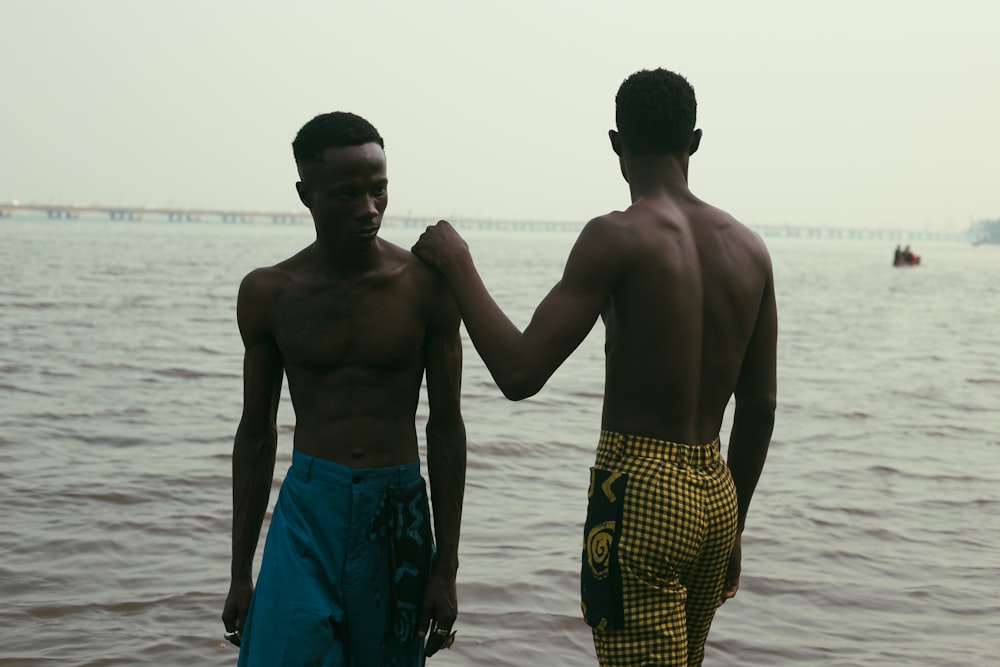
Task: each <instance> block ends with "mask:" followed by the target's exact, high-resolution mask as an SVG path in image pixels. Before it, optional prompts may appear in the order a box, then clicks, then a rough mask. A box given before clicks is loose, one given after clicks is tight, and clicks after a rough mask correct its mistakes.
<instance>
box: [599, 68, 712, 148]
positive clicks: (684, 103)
mask: <svg viewBox="0 0 1000 667" xmlns="http://www.w3.org/2000/svg"><path fill="white" fill-rule="evenodd" d="M697 112H698V103H697V101H696V100H695V97H694V88H692V87H691V84H690V83H688V80H687V79H685V78H684V77H683V76H681V75H680V74H676V73H674V72H671V71H669V70H665V69H654V70H640V71H638V72H635V73H634V74H632V75H630V76H629V77H628V78H627V79H625V81H623V82H622V85H621V87H619V88H618V94H617V95H616V96H615V122H616V123H617V124H618V132H619V133H620V134H621V136H622V139H623V140H624V141H625V145H626V146H628V148H629V150H631V151H632V152H633V153H635V154H637V155H660V154H668V153H680V152H683V151H684V150H685V149H686V148H687V147H688V146H689V145H690V143H691V134H692V132H694V125H695V120H696V117H697Z"/></svg>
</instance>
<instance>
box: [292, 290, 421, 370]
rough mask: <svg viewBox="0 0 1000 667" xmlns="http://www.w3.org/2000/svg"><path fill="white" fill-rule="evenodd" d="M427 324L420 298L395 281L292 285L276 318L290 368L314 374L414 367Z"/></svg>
mask: <svg viewBox="0 0 1000 667" xmlns="http://www.w3.org/2000/svg"><path fill="white" fill-rule="evenodd" d="M426 328H427V315H426V313H425V309H424V307H423V304H422V301H421V299H419V298H418V295H416V294H413V293H411V292H409V291H408V290H406V289H403V288H401V287H400V286H398V285H393V284H381V285H375V286H372V285H360V286H346V287H344V286H340V287H318V288H317V287H297V288H294V289H290V290H288V291H287V292H286V293H285V294H284V295H283V296H282V298H281V299H280V300H279V302H278V306H277V308H276V312H275V321H274V330H275V338H276V340H277V343H278V346H279V348H280V349H281V352H282V355H283V357H284V359H285V365H286V367H295V368H298V369H301V370H306V371H310V372H314V373H330V372H334V371H337V370H340V369H345V368H361V369H368V370H373V371H391V370H393V369H401V368H408V367H412V366H413V365H414V364H418V363H420V361H421V358H422V348H423V343H424V336H425V332H426Z"/></svg>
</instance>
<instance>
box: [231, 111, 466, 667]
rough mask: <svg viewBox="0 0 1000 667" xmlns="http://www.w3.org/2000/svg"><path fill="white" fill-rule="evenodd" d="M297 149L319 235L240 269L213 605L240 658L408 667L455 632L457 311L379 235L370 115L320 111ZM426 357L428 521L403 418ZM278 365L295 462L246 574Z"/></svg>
mask: <svg viewBox="0 0 1000 667" xmlns="http://www.w3.org/2000/svg"><path fill="white" fill-rule="evenodd" d="M292 148H293V152H294V156H295V162H296V164H297V166H298V173H299V177H300V180H299V182H297V183H296V184H295V187H296V189H297V190H298V194H299V198H300V199H301V201H302V203H303V205H305V207H306V208H308V209H309V211H310V213H311V214H312V218H313V223H314V226H315V229H316V239H315V241H314V242H313V243H311V244H310V245H308V246H307V247H305V248H304V249H303V250H301V251H299V252H298V253H297V254H295V255H294V256H292V257H290V258H288V259H286V260H284V261H282V262H280V263H278V264H276V265H274V266H271V267H267V268H259V269H256V270H254V271H251V272H250V273H249V274H248V275H247V276H246V277H245V278H244V279H243V281H242V283H241V285H240V289H239V296H238V299H237V307H236V309H237V320H238V323H239V329H240V334H241V336H242V338H243V343H244V347H245V354H244V365H243V381H244V400H243V416H242V418H241V419H240V422H239V427H238V428H237V430H236V438H235V443H234V446H233V528H232V531H233V551H232V567H231V577H232V578H231V583H230V588H229V594H228V596H227V598H226V602H225V606H224V609H223V613H222V620H223V622H224V624H225V627H226V631H227V635H226V636H227V638H228V639H230V640H231V641H233V643H235V644H237V645H239V646H240V656H239V665H241V666H248V665H249V666H253V665H260V666H265V665H266V666H267V667H274V666H277V665H286V666H294V667H301V666H302V665H319V664H323V665H353V666H354V667H375V666H377V665H389V664H392V665H398V666H399V667H417V666H418V665H423V664H424V663H423V660H424V657H425V655H433V654H434V653H435V652H436V651H437V650H438V649H440V648H442V647H446V646H448V645H450V642H451V641H453V639H454V635H453V633H452V625H453V623H454V622H455V619H456V616H457V614H458V607H457V601H456V586H455V578H456V571H457V569H458V539H459V525H460V522H461V516H462V501H463V491H464V484H465V461H466V435H465V426H464V423H463V419H462V414H461V409H460V405H459V399H460V394H461V372H462V343H461V338H460V335H459V324H460V320H459V315H458V310H457V308H456V307H455V303H454V301H453V299H452V297H451V295H450V294H449V292H448V288H447V285H446V284H445V283H444V281H443V280H442V279H441V276H440V275H439V274H438V273H437V272H435V271H432V270H431V269H429V268H428V267H427V266H426V264H424V263H423V262H421V261H420V260H418V259H417V258H416V257H415V256H413V254H411V253H410V252H409V251H408V250H405V249H403V248H400V247H398V246H396V245H394V244H392V243H389V242H388V241H385V240H383V239H381V238H379V236H378V232H379V228H380V226H381V223H382V217H383V214H384V213H385V209H386V205H387V202H388V177H387V175H386V173H387V172H386V158H385V151H384V142H383V139H382V137H381V135H380V134H379V133H378V131H377V130H376V129H375V128H374V127H373V126H372V125H371V123H369V122H368V121H366V120H365V119H363V118H361V117H360V116H356V115H354V114H351V113H345V112H335V113H330V114H323V115H320V116H317V117H315V118H313V119H312V120H310V121H309V122H308V123H306V124H305V125H304V126H303V127H302V128H301V130H299V132H298V134H297V135H296V137H295V140H294V142H293V144H292ZM387 323H389V326H387ZM425 373H426V385H427V397H428V404H429V415H428V419H427V436H426V438H427V439H426V451H427V471H428V477H429V481H430V487H431V498H432V499H433V509H434V512H433V524H434V527H433V531H432V529H431V525H430V523H431V515H430V511H429V510H430V501H429V499H428V496H427V492H426V487H425V482H424V479H423V477H422V475H421V472H420V461H419V455H418V444H417V433H416V426H415V413H416V408H417V404H418V400H419V394H420V388H421V383H422V380H423V378H424V377H425ZM283 376H284V377H287V378H288V389H289V394H290V396H291V400H292V405H293V407H294V409H295V432H294V439H293V449H292V464H291V467H290V468H289V470H288V472H287V474H286V476H285V478H284V482H283V483H282V486H281V491H280V495H279V497H278V500H277V503H276V505H275V507H274V512H273V515H272V517H271V521H270V524H269V527H268V531H267V539H266V542H265V546H264V553H263V557H262V561H261V565H260V572H259V574H258V577H257V585H256V589H255V588H254V585H253V580H252V574H251V567H252V563H253V557H254V551H255V549H256V546H257V541H258V538H259V536H260V531H261V528H262V524H263V520H264V516H265V512H266V510H267V506H268V496H269V492H270V490H271V482H272V477H273V472H274V463H275V452H276V448H277V425H276V415H277V412H278V405H279V402H280V401H279V397H280V394H281V384H282V378H283ZM432 532H433V535H432ZM435 538H436V551H435V545H434V544H433V543H432V539H435ZM428 626H430V633H429V635H428V632H427V631H428ZM425 637H426V642H425Z"/></svg>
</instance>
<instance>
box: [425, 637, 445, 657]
mask: <svg viewBox="0 0 1000 667" xmlns="http://www.w3.org/2000/svg"><path fill="white" fill-rule="evenodd" d="M443 641H444V640H442V639H441V635H431V636H430V638H429V639H428V640H427V643H426V644H425V645H424V657H426V658H429V657H431V656H432V655H434V654H435V653H437V652H438V651H440V650H441V644H442V643H443Z"/></svg>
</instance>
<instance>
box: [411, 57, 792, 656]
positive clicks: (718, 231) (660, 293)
mask: <svg viewBox="0 0 1000 667" xmlns="http://www.w3.org/2000/svg"><path fill="white" fill-rule="evenodd" d="M695 115H696V101H695V95H694V90H693V88H692V87H691V85H690V84H689V83H688V81H687V80H686V79H685V78H684V77H682V76H680V75H678V74H676V73H674V72H670V71H667V70H663V69H657V70H652V71H649V70H644V71H640V72H636V73H635V74H633V75H631V76H629V77H628V78H627V79H625V81H624V82H623V83H622V84H621V87H620V88H619V90H618V93H617V96H616V120H617V128H618V129H617V130H611V131H610V132H609V138H610V141H611V147H612V150H613V151H614V152H615V154H616V155H617V157H618V161H619V164H620V167H621V172H622V175H623V176H624V178H625V180H626V182H627V183H628V186H629V190H630V193H631V205H630V206H629V207H628V208H626V209H625V210H624V211H616V212H612V213H608V214H606V215H601V216H598V217H596V218H594V219H592V220H590V222H588V223H587V224H586V226H585V227H584V229H583V231H582V232H581V233H580V235H579V237H578V238H577V240H576V243H575V244H574V246H573V248H572V250H571V251H570V253H569V257H568V259H567V261H566V265H565V268H564V270H563V275H562V279H561V280H560V281H558V282H557V283H556V284H555V286H554V287H552V289H551V291H550V292H549V293H548V295H547V296H546V297H545V298H544V299H543V300H542V302H541V303H540V304H539V305H538V307H537V309H536V310H535V312H534V315H533V316H532V318H531V321H530V323H529V324H528V326H527V328H526V329H525V330H524V331H523V332H522V331H520V330H518V328H517V327H516V326H515V325H514V324H513V323H512V322H511V321H510V319H509V318H508V317H507V316H506V315H505V314H504V313H503V311H502V310H501V309H500V307H499V306H498V305H497V303H496V302H495V301H494V299H493V297H492V296H491V295H490V293H489V291H488V290H487V288H486V286H485V285H484V284H483V281H482V279H481V278H480V276H479V274H478V272H477V270H476V267H475V264H474V263H473V260H472V256H471V254H470V252H469V248H468V245H467V244H466V243H465V242H464V240H463V239H462V238H461V237H460V236H459V234H458V233H457V232H456V231H455V229H454V228H453V227H452V226H451V225H450V224H448V222H446V221H441V222H438V223H437V224H436V225H434V226H432V227H429V228H428V229H427V230H426V231H425V232H424V233H423V235H422V236H421V237H420V239H419V241H418V242H417V244H416V245H415V246H414V248H413V251H414V253H415V254H416V255H417V256H419V257H420V258H421V259H423V260H424V261H426V262H428V263H429V264H430V265H432V266H434V267H435V268H437V269H438V270H439V271H440V272H441V273H442V275H444V277H445V279H446V280H447V282H448V285H449V287H450V288H451V291H452V294H453V295H454V297H455V300H456V302H457V303H458V308H459V310H460V312H461V314H462V317H463V319H464V322H465V327H466V330H467V331H468V333H469V336H470V337H471V339H472V342H473V343H474V344H475V347H476V349H477V351H478V352H479V354H480V355H481V356H482V358H483V360H484V362H485V363H486V366H487V367H488V368H489V370H490V372H491V373H492V375H493V378H494V379H495V381H496V382H497V384H498V385H499V388H500V389H501V390H502V392H503V393H504V395H505V396H506V397H507V398H508V399H511V400H521V399H524V398H528V397H530V396H532V395H534V394H535V393H537V392H538V391H539V390H540V389H541V388H542V387H543V386H544V385H545V383H546V381H547V380H548V379H549V377H550V376H551V375H552V373H553V372H554V371H555V370H556V369H557V368H558V367H559V366H560V364H562V362H563V361H564V360H565V359H566V358H567V357H568V356H569V355H570V354H571V353H572V352H573V350H574V349H576V347H577V346H578V345H579V344H580V343H581V342H582V341H583V339H584V338H585V337H586V336H587V334H588V333H589V332H590V330H591V328H592V327H593V325H594V323H595V321H596V320H597V318H598V317H602V318H603V320H604V323H605V327H606V345H605V354H606V376H605V393H604V409H603V417H602V425H601V429H602V430H601V434H600V438H599V439H598V445H597V456H596V462H595V465H594V467H593V468H592V470H591V487H590V494H589V502H588V510H587V520H586V522H585V527H584V550H583V554H582V557H583V562H582V564H581V594H582V607H583V612H584V617H585V619H586V621H587V623H588V624H590V625H591V626H592V632H593V640H594V645H595V648H596V653H597V657H598V659H599V661H600V663H601V665H604V666H606V667H607V666H611V665H615V666H616V667H622V666H626V667H627V666H630V665H635V666H637V667H638V666H640V665H653V664H655V665H700V664H701V662H702V659H703V654H704V644H705V639H706V637H707V635H708V632H709V626H710V625H711V622H712V619H713V617H714V614H715V611H716V608H717V607H718V606H719V605H720V604H722V602H724V601H725V600H727V599H729V598H731V597H733V595H735V594H736V591H737V589H738V587H739V578H740V570H741V535H742V534H743V529H744V525H745V521H746V516H747V509H748V507H749V505H750V499H751V496H752V495H753V493H754V488H755V487H756V485H757V481H758V478H759V476H760V474H761V470H762V468H763V466H764V461H765V458H766V454H767V449H768V444H769V442H770V438H771V432H772V429H773V426H774V415H775V404H776V399H775V395H776V341H777V321H778V320H777V308H776V305H775V293H774V279H773V273H772V268H771V260H770V256H769V253H768V251H767V248H766V246H765V245H764V242H763V241H762V240H761V238H760V237H759V236H758V235H757V234H755V233H753V232H752V231H750V230H749V229H748V228H747V227H745V226H743V225H742V224H740V223H739V222H738V221H737V220H735V219H734V218H733V217H732V216H731V215H729V214H728V213H726V212H724V211H722V210H720V209H718V208H716V207H714V206H712V205H710V204H708V203H707V202H704V201H702V200H700V199H698V198H697V197H696V196H695V195H694V194H693V193H692V192H691V190H690V189H689V187H688V164H689V160H690V157H691V155H692V154H694V153H695V151H696V150H697V149H698V147H699V145H700V142H701V139H702V131H701V130H700V129H695ZM733 396H735V398H736V405H735V412H734V418H733V424H732V432H731V435H730V442H729V450H728V467H727V462H725V461H723V459H722V457H721V454H720V451H719V450H720V446H719V435H720V431H721V428H722V421H723V414H724V412H725V410H726V407H727V405H728V403H729V401H730V399H731V398H732V397H733Z"/></svg>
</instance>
